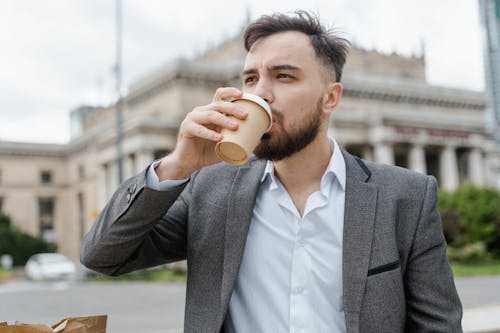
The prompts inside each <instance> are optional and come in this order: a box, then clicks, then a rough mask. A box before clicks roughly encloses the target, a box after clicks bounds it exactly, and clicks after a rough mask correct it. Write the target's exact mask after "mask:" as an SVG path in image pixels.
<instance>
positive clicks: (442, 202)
mask: <svg viewBox="0 0 500 333" xmlns="http://www.w3.org/2000/svg"><path fill="white" fill-rule="evenodd" d="M438 208H439V211H440V213H441V217H442V219H443V230H444V233H445V236H446V239H447V241H448V243H449V244H450V245H451V246H452V247H457V248H463V247H465V246H468V245H471V244H474V243H478V242H482V243H484V244H485V245H486V250H487V251H489V252H491V253H494V254H500V192H498V191H495V190H492V189H488V188H477V187H473V186H466V187H462V188H459V189H458V190H457V191H455V192H441V193H440V195H439V202H438Z"/></svg>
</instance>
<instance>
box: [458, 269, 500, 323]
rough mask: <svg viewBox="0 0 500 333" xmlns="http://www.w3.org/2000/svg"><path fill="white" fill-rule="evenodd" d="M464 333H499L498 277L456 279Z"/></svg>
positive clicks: (499, 289)
mask: <svg viewBox="0 0 500 333" xmlns="http://www.w3.org/2000/svg"><path fill="white" fill-rule="evenodd" d="M455 283H456V286H457V289H458V293H459V295H460V299H461V300H462V305H463V307H464V318H463V321H462V323H463V328H464V331H465V332H500V276H498V275H497V276H490V277H486V276H485V277H470V278H457V279H456V280H455Z"/></svg>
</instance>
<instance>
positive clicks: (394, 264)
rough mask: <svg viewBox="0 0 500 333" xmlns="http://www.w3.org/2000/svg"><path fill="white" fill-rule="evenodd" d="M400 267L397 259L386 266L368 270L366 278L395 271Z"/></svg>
mask: <svg viewBox="0 0 500 333" xmlns="http://www.w3.org/2000/svg"><path fill="white" fill-rule="evenodd" d="M400 265H401V263H400V261H399V259H398V260H396V261H393V262H390V263H388V264H385V265H380V266H377V267H374V268H371V269H369V270H368V276H372V275H377V274H380V273H384V272H388V271H392V270H395V269H396V268H398V267H399V266H400Z"/></svg>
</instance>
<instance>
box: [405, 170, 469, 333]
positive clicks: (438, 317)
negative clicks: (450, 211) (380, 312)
mask: <svg viewBox="0 0 500 333" xmlns="http://www.w3.org/2000/svg"><path fill="white" fill-rule="evenodd" d="M436 204H437V184H436V179H435V178H434V177H428V178H427V185H426V190H425V196H424V200H423V203H422V209H421V213H420V218H419V221H418V226H417V228H416V231H415V235H414V240H413V245H412V248H411V251H410V255H409V259H408V265H407V268H406V271H405V277H404V278H405V288H406V294H407V296H406V300H407V301H406V305H407V322H406V331H407V332H448V333H449V332H462V327H461V319H462V306H461V303H460V299H459V297H458V294H457V290H456V288H455V283H454V280H453V274H452V272H451V268H450V266H449V264H448V260H447V257H446V241H445V238H444V235H443V229H442V222H441V218H440V215H439V212H438V210H437V205H436Z"/></svg>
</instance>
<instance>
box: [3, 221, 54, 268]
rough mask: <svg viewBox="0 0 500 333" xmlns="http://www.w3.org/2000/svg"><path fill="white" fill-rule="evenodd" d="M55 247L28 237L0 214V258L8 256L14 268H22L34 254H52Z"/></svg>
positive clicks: (41, 240) (38, 239)
mask: <svg viewBox="0 0 500 333" xmlns="http://www.w3.org/2000/svg"><path fill="white" fill-rule="evenodd" d="M55 250H56V247H55V245H53V244H49V243H47V242H45V241H44V240H43V239H41V238H39V237H33V236H31V235H28V234H26V233H24V232H22V231H21V230H19V229H18V228H16V227H15V226H13V225H12V223H11V220H10V218H9V217H8V216H7V215H5V214H2V213H1V212H0V256H1V255H2V254H10V255H11V256H12V258H13V260H14V265H15V266H22V265H24V264H25V263H26V261H27V260H28V259H29V257H31V256H32V255H33V254H35V253H41V252H54V251H55Z"/></svg>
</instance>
